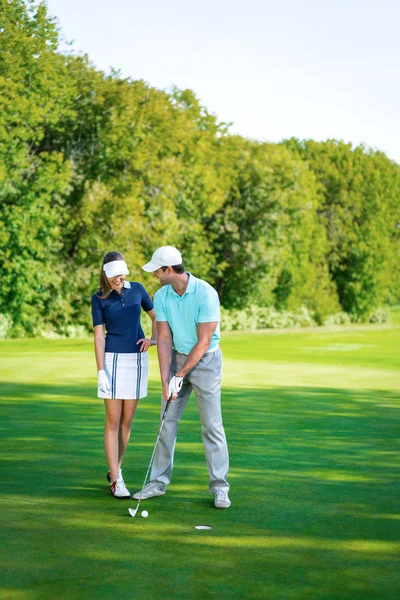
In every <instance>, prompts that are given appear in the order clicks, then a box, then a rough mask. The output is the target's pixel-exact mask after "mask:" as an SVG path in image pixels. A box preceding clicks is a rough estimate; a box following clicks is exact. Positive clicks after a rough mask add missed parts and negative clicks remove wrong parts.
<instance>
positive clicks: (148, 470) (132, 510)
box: [128, 395, 172, 517]
mask: <svg viewBox="0 0 400 600" xmlns="http://www.w3.org/2000/svg"><path fill="white" fill-rule="evenodd" d="M171 400H172V395H171V396H170V397H169V398H168V400H167V404H166V405H165V409H164V412H163V415H162V419H161V424H160V429H159V430H158V436H157V440H156V443H155V446H154V450H153V454H152V455H151V459H150V463H149V467H148V469H147V473H146V477H145V478H144V482H143V486H142V489H141V490H140V493H141V492H142V491H143V490H144V488H145V486H146V481H147V477H148V476H149V473H150V469H151V465H152V464H153V459H154V455H155V453H156V450H157V445H158V442H159V439H160V435H161V431H162V428H163V426H164V422H165V417H166V416H167V412H168V408H169V405H170V404H171ZM140 501H141V498H140V497H139V500H138V503H137V505H136V508H128V511H129V514H130V515H131V517H135V516H136V514H137V511H138V510H139V505H140Z"/></svg>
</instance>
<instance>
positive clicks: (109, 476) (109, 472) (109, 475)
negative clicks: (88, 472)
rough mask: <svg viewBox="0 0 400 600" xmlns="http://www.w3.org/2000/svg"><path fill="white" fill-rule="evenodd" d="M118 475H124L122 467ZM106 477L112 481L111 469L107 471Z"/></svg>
mask: <svg viewBox="0 0 400 600" xmlns="http://www.w3.org/2000/svg"><path fill="white" fill-rule="evenodd" d="M118 477H122V469H119V471H118ZM106 479H107V481H109V482H110V483H111V471H107V475H106Z"/></svg>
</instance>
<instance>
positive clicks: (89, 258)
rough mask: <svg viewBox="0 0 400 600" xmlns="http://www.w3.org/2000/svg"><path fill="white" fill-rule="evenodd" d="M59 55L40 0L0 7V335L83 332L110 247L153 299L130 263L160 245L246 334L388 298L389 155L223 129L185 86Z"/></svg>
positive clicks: (397, 244)
mask: <svg viewBox="0 0 400 600" xmlns="http://www.w3.org/2000/svg"><path fill="white" fill-rule="evenodd" d="M58 44H59V31H58V27H57V24H56V23H55V22H54V21H53V20H52V19H51V18H50V17H49V16H48V14H47V8H46V4H45V3H39V4H38V3H37V2H34V1H30V0H29V1H27V2H24V1H23V0H13V1H12V2H9V1H7V0H0V272H1V279H2V286H1V288H0V312H1V314H2V315H4V318H3V321H2V325H1V328H2V329H1V330H2V331H3V332H4V331H6V334H7V335H9V336H24V335H30V336H32V335H39V334H40V335H44V336H49V335H51V336H54V335H64V336H76V335H80V333H79V332H82V331H84V330H89V329H90V327H91V320H90V310H89V300H90V296H91V294H92V293H93V291H94V290H95V289H96V287H97V281H98V272H99V267H100V262H101V258H102V255H103V254H104V253H105V252H106V251H109V250H112V249H115V250H119V251H122V252H124V254H125V258H126V260H127V262H128V263H129V266H130V270H131V277H132V279H136V280H139V281H142V282H143V283H144V284H145V285H146V287H147V288H148V290H149V292H150V293H154V292H155V290H156V289H157V287H158V282H157V281H156V280H155V279H154V278H152V277H151V276H150V277H149V276H147V275H146V274H144V273H143V271H142V270H141V265H142V264H143V263H144V262H146V261H147V260H148V258H149V257H150V256H151V254H152V253H153V251H154V249H155V248H156V247H157V246H160V245H164V244H171V245H176V246H178V247H179V248H180V249H181V250H182V253H183V255H184V258H185V264H186V267H187V268H188V269H189V270H190V271H192V272H193V273H194V274H195V275H197V276H199V277H202V278H205V279H207V280H208V281H209V282H210V283H211V284H212V285H214V286H215V287H216V289H217V290H218V292H219V294H220V297H221V301H222V304H223V306H224V308H226V309H229V310H235V311H244V312H242V313H231V314H232V315H233V314H235V315H236V316H235V319H237V322H239V321H240V320H244V321H246V322H249V323H250V325H251V327H253V325H254V323H253V321H251V319H253V320H254V319H256V324H255V325H254V326H255V327H259V326H263V327H264V326H266V327H269V326H274V325H273V324H274V323H275V322H277V323H278V322H279V323H288V326H291V327H292V326H293V327H294V326H297V324H296V323H297V321H296V319H295V317H293V319H294V321H293V320H291V319H292V317H291V316H290V315H301V314H303V313H302V311H303V310H306V313H307V315H312V320H313V321H315V322H316V323H318V324H321V323H324V322H326V320H327V319H328V318H329V315H336V314H338V313H340V312H343V311H345V312H346V313H348V314H350V315H351V319H352V320H355V321H357V320H363V319H364V320H368V319H369V318H370V315H371V314H372V313H374V311H375V310H376V309H377V308H379V307H380V306H383V305H385V304H395V303H396V302H398V300H399V298H400V273H399V268H398V265H399V262H400V261H399V258H400V251H399V250H400V235H399V234H400V229H399V222H400V215H399V212H400V211H399V197H400V175H399V168H398V166H397V165H395V164H394V163H393V162H391V161H389V159H387V157H386V156H385V155H383V154H382V153H377V152H372V151H366V150H365V149H364V148H362V147H359V148H355V149H353V148H351V146H349V145H347V144H343V143H341V142H336V141H328V142H324V143H317V142H312V141H307V142H300V141H298V140H288V141H287V142H285V143H284V144H280V145H277V144H265V143H258V142H256V141H252V140H246V139H243V138H241V137H240V136H233V135H230V134H229V127H228V126H227V124H226V123H223V122H219V121H218V120H217V118H216V117H215V116H214V115H211V114H210V113H209V112H208V111H207V110H206V109H205V108H204V107H203V106H201V104H200V102H199V101H198V99H197V98H196V96H195V94H194V93H193V92H192V91H191V90H178V89H174V90H172V91H171V93H166V92H164V91H160V90H157V89H155V88H152V87H150V86H149V85H147V84H146V83H145V82H143V81H132V80H130V79H123V78H121V77H120V75H119V74H118V73H116V72H113V73H111V74H110V75H108V76H106V75H105V74H104V73H103V72H101V71H99V70H97V69H96V68H95V67H94V66H93V65H92V64H91V63H90V61H89V59H88V57H86V56H76V55H73V54H68V55H64V54H62V53H60V52H59V50H58ZM248 307H251V308H248ZM257 307H258V308H257ZM266 307H276V308H266ZM302 307H306V309H303V308H302ZM254 310H256V313H254ZM259 310H260V311H261V312H257V311H259ZM263 310H264V311H266V312H265V313H263V312H262V311H263ZM274 311H275V312H274ZM255 314H257V315H258V316H257V317H255V316H254V315H255ZM376 314H378V313H376ZM237 315H240V316H237ZM251 315H252V316H251ZM262 315H264V316H262ZM282 315H284V316H282ZM296 318H297V317H296ZM301 318H302V317H299V319H300V321H301ZM334 318H335V317H334ZM374 318H376V319H380V318H381V317H377V316H375V317H374ZM4 319H5V321H4ZM232 319H233V317H232ZM263 319H264V320H263ZM307 319H308V316H306V317H305V322H306V323H308V321H307ZM310 319H311V317H310ZM261 323H264V325H260V324H261ZM271 323H272V325H271ZM293 323H294V324H293ZM279 326H282V325H279ZM229 327H230V326H229ZM232 327H233V325H232ZM235 327H236V325H235ZM4 335H5V334H4Z"/></svg>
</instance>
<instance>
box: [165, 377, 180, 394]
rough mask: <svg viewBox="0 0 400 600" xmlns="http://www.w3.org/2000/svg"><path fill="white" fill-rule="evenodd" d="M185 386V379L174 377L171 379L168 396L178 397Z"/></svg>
mask: <svg viewBox="0 0 400 600" xmlns="http://www.w3.org/2000/svg"><path fill="white" fill-rule="evenodd" d="M182 385H183V377H177V376H176V375H174V377H173V378H172V379H171V381H170V382H169V385H168V396H177V395H178V394H179V392H180V391H181V388H182Z"/></svg>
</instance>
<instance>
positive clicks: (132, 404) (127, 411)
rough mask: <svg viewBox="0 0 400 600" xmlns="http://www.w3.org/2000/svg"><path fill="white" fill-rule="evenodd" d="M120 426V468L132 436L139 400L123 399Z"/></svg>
mask: <svg viewBox="0 0 400 600" xmlns="http://www.w3.org/2000/svg"><path fill="white" fill-rule="evenodd" d="M122 403H123V404H122V414H121V420H120V428H119V433H118V442H119V446H118V468H119V469H120V468H121V464H122V459H123V458H124V454H125V450H126V447H127V445H128V442H129V438H130V436H131V425H132V419H133V416H134V414H135V410H136V407H137V405H138V401H137V400H123V401H122Z"/></svg>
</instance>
